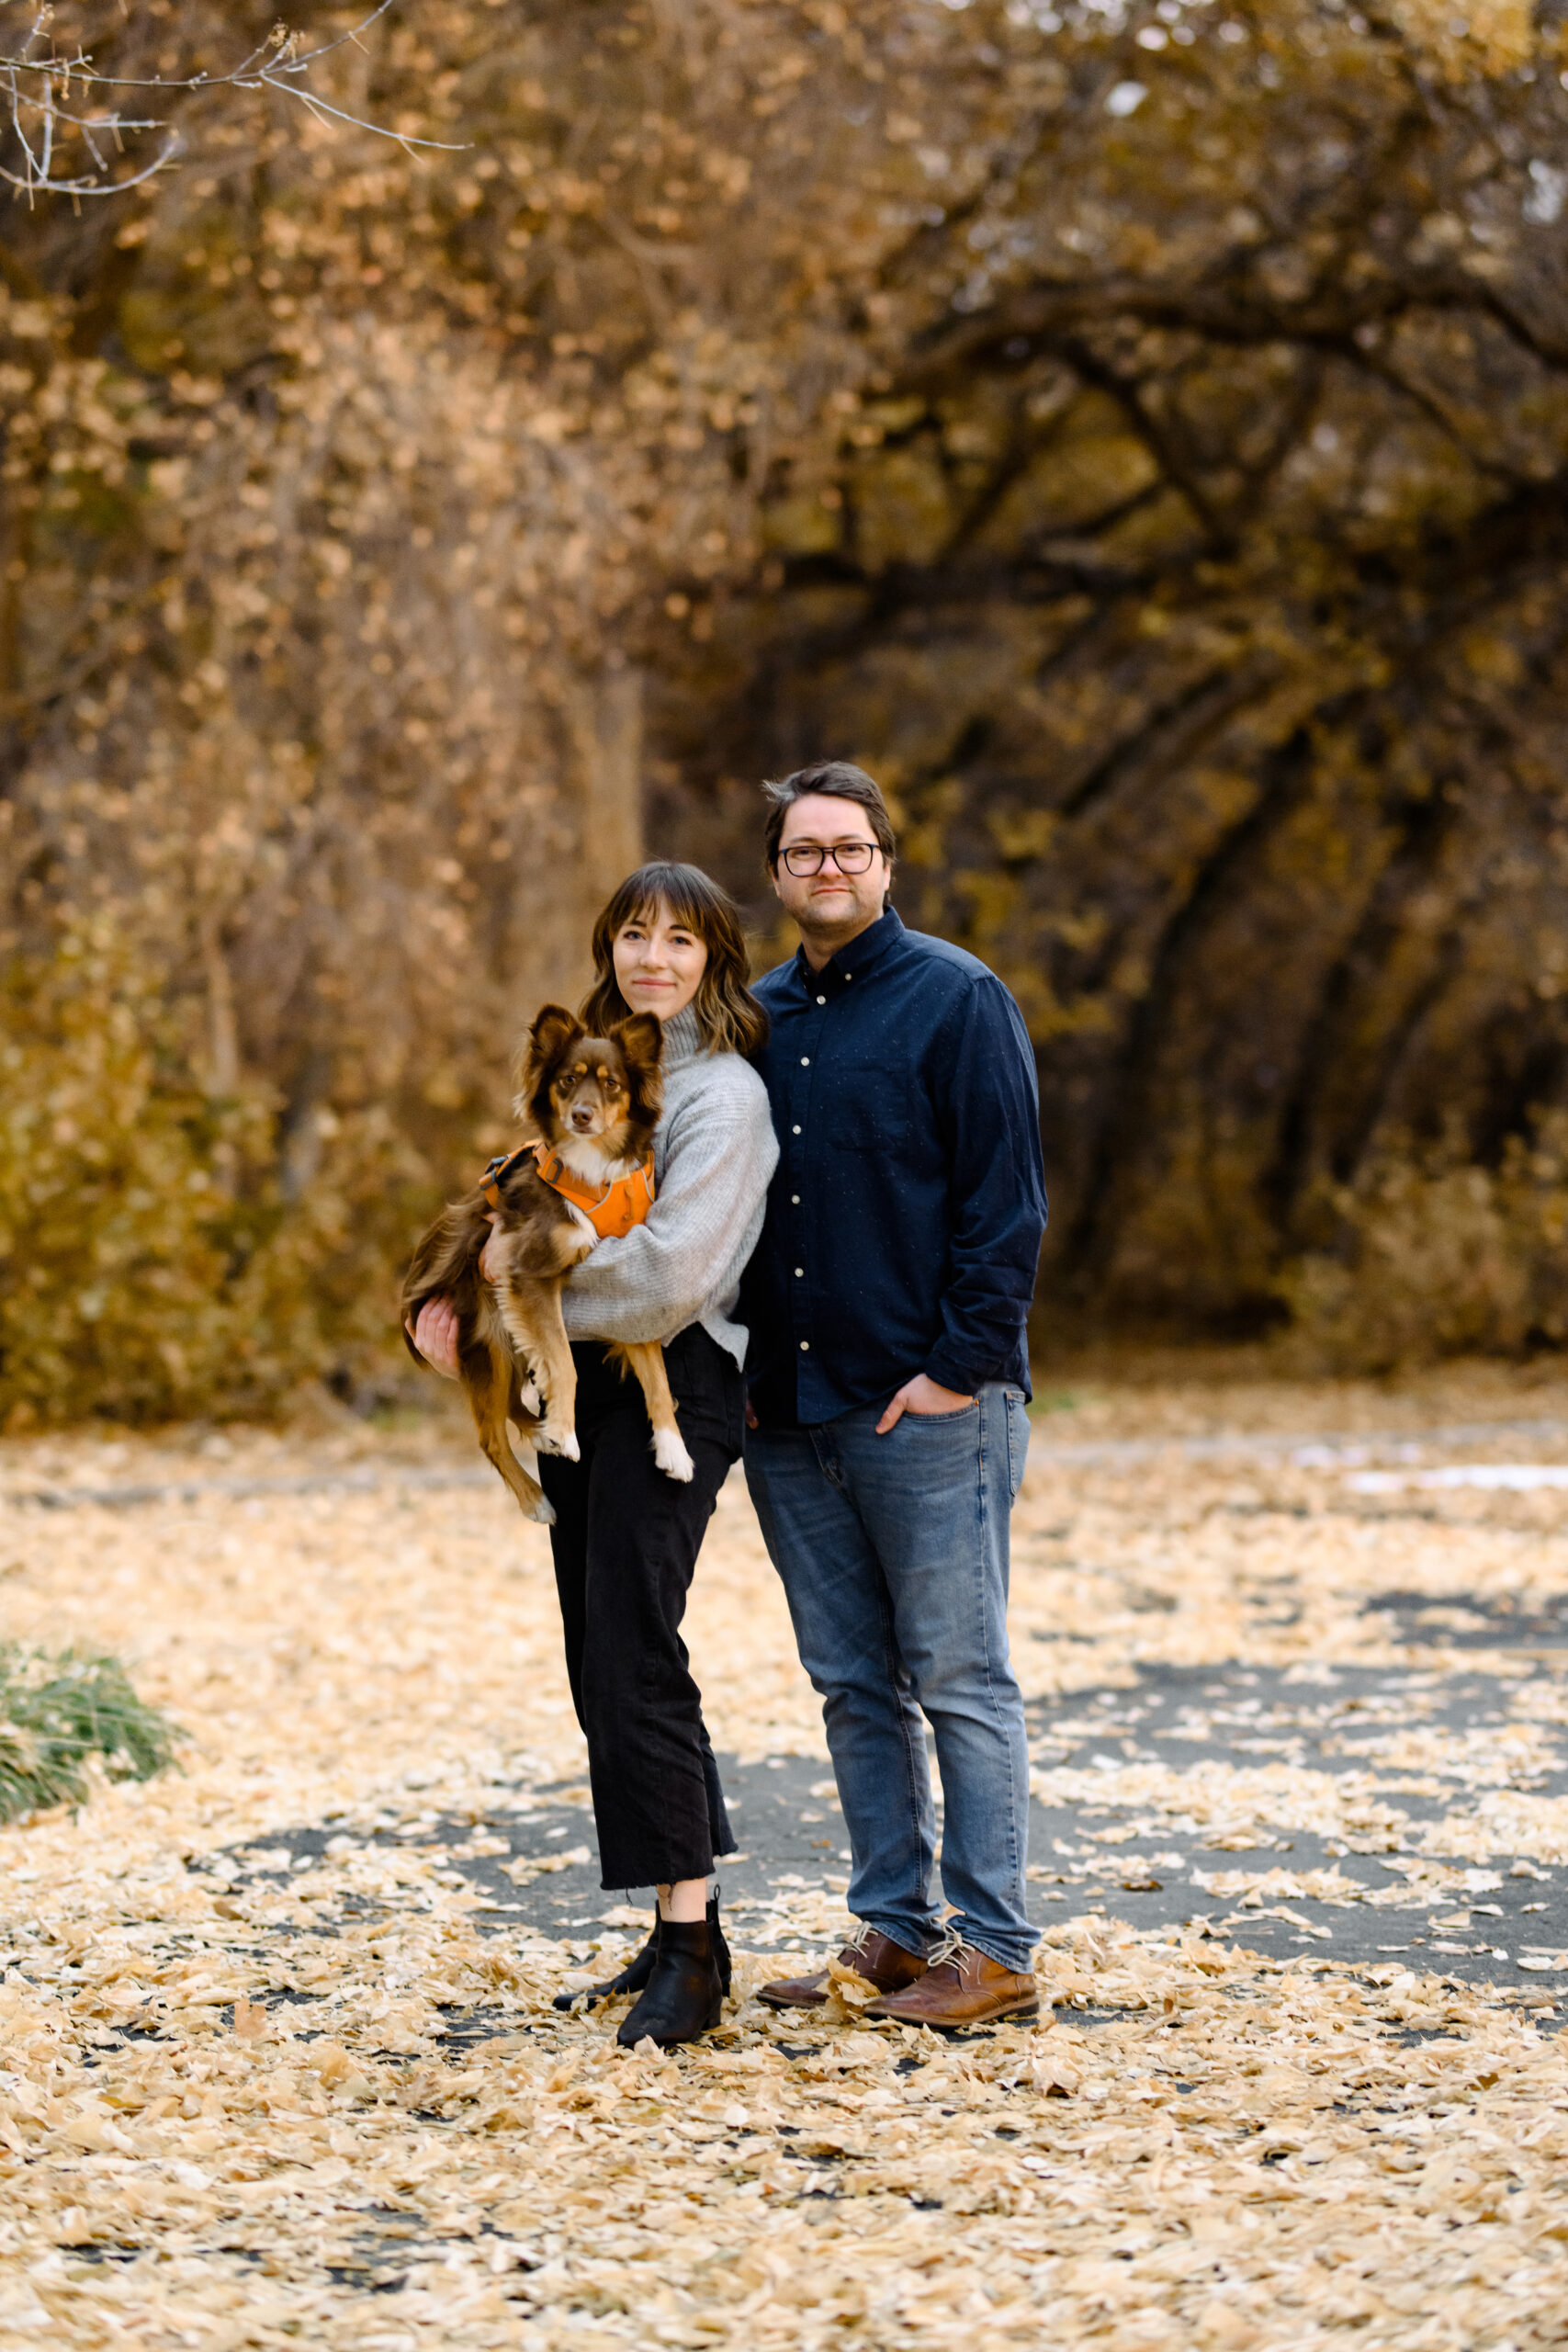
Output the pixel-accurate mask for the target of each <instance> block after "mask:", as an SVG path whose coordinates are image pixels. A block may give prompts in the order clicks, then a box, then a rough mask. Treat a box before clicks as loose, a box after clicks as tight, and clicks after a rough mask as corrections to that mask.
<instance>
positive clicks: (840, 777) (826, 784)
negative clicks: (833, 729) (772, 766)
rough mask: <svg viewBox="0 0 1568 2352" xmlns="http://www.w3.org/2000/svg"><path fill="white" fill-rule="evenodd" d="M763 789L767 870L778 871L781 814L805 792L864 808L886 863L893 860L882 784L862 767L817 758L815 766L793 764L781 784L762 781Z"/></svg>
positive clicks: (845, 762)
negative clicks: (765, 817)
mask: <svg viewBox="0 0 1568 2352" xmlns="http://www.w3.org/2000/svg"><path fill="white" fill-rule="evenodd" d="M762 790H763V791H764V793H765V794H766V795H767V799H768V823H767V830H766V831H764V833H763V835H762V854H763V856H764V857H765V858H766V859H767V861H768V871H769V873H770V874H776V873H777V872H778V865H779V838H780V836H781V834H782V833H783V831H784V818H785V817H786V815H787V814H788V812H789V811H790V809H793V808H794V806H795V802H796V801H797V800H804V799H805V797H806V796H807V793H808V792H820V793H823V794H825V795H826V797H828V798H829V800H852V801H853V802H854V804H855V807H856V808H857V809H864V810H865V813H866V816H867V818H868V819H869V820H870V823H871V830H872V831H873V832H874V834H875V835H876V846H877V848H878V849H879V850H880V851H881V852H882V854H883V856H884V857H885V858H886V860H887V862H888V864H889V865H891V864H892V862H893V854H894V848H895V842H894V838H893V820H892V818H891V817H890V816H889V815H888V813H887V803H886V800H884V798H883V797H882V787H881V786H880V785H879V784H877V783H876V782H875V781H874V778H872V777H871V776H869V775H867V774H866V772H865V770H864V769H863V768H857V767H853V766H852V765H851V763H850V762H849V761H848V760H819V761H818V763H817V765H816V766H815V767H809V768H796V770H795V774H794V775H786V776H785V778H784V782H783V783H782V784H764V785H763V786H762Z"/></svg>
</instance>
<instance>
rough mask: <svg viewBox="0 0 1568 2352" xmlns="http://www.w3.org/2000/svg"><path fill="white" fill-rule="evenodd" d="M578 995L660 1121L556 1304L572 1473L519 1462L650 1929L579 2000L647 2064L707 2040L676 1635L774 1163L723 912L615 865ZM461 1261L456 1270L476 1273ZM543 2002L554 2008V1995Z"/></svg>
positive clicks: (736, 1412)
mask: <svg viewBox="0 0 1568 2352" xmlns="http://www.w3.org/2000/svg"><path fill="white" fill-rule="evenodd" d="M593 962H594V967H595V971H596V973H597V978H596V980H595V984H594V986H593V988H592V990H591V991H590V993H589V996H588V998H587V1001H585V1003H584V1004H583V1006H582V1011H581V1018H582V1020H583V1021H584V1022H585V1023H586V1024H587V1026H588V1027H589V1029H590V1030H592V1031H594V1032H596V1033H598V1034H599V1035H603V1034H604V1031H605V1030H606V1029H607V1028H608V1027H609V1026H610V1025H611V1024H612V1023H615V1022H616V1021H624V1020H625V1019H626V1016H627V1015H628V1013H632V1012H653V1013H657V1014H658V1016H659V1019H660V1022H661V1023H662V1024H663V1045H664V1050H663V1055H662V1059H661V1068H662V1071H663V1079H664V1112H663V1116H662V1117H661V1118H660V1123H659V1126H658V1130H657V1132H656V1134H655V1136H654V1146H653V1148H654V1181H655V1186H656V1192H657V1197H656V1199H655V1201H654V1204H653V1206H652V1208H651V1209H650V1210H649V1216H648V1219H647V1222H646V1223H645V1224H643V1225H640V1226H637V1227H635V1228H634V1229H633V1231H632V1232H630V1233H628V1234H626V1235H625V1236H624V1237H622V1238H610V1239H607V1240H604V1241H600V1242H599V1243H597V1244H596V1245H595V1247H594V1250H593V1251H592V1256H590V1257H589V1258H587V1259H585V1260H584V1261H583V1262H582V1264H581V1266H579V1267H578V1269H577V1271H576V1272H574V1273H573V1275H572V1277H571V1280H570V1282H569V1283H568V1284H567V1286H566V1292H565V1295H564V1298H563V1302H562V1303H563V1306H564V1309H565V1314H566V1325H567V1330H568V1333H569V1334H570V1338H571V1341H572V1355H573V1357H574V1359H575V1361H576V1364H577V1384H578V1385H577V1436H578V1443H579V1445H580V1447H581V1457H582V1458H581V1461H580V1462H567V1461H565V1460H563V1459H561V1458H560V1457H558V1456H556V1455H548V1454H547V1455H543V1456H541V1458H540V1461H539V1479H540V1483H541V1485H542V1486H543V1487H544V1489H545V1492H546V1494H547V1496H548V1498H549V1499H550V1502H551V1503H552V1504H553V1505H554V1507H555V1513H556V1523H555V1525H554V1526H553V1527H552V1529H551V1530H550V1544H551V1546H552V1549H553V1551H554V1554H555V1567H556V1588H557V1590H558V1593H559V1595H560V1606H561V1619H562V1623H563V1624H564V1627H565V1632H566V1659H567V1671H568V1673H569V1675H570V1679H571V1695H572V1701H573V1703H574V1704H575V1706H576V1709H577V1719H578V1722H579V1723H580V1724H581V1726H582V1729H583V1732H584V1734H585V1735H586V1736H587V1740H588V1762H589V1777H590V1781H591V1784H592V1792H593V1814H594V1820H595V1822H596V1824H597V1826H598V1831H599V1857H600V1869H601V1882H602V1883H603V1884H604V1886H605V1887H617V1886H648V1885H654V1886H656V1887H657V1888H658V1891H659V1908H658V1912H657V1915H656V1917H655V1919H654V1927H653V1933H652V1934H651V1935H650V1936H649V1939H648V1942H647V1944H646V1945H645V1946H644V1948H643V1950H642V1951H640V1952H639V1953H638V1954H637V1958H636V1959H635V1960H634V1961H633V1962H632V1963H631V1965H630V1966H629V1967H628V1968H626V1969H625V1970H623V1972H622V1973H621V1974H620V1975H619V1976H617V1977H615V1978H614V1979H612V1980H611V1982H610V1983H609V1984H607V1985H596V1986H595V1987H594V1988H593V1991H592V1995H591V1996H590V1997H591V1998H593V1999H599V1998H603V1997H604V1996H609V1995H613V1994H618V1993H633V1992H635V1993H637V1994H639V1995H640V1996H641V1997H640V1998H639V1999H638V2001H637V2004H636V2006H635V2007H634V2008H633V2009H632V2010H631V2012H630V2014H629V2015H628V2016H627V2017H626V2019H625V2020H624V2021H623V2023H622V2025H621V2028H620V2031H619V2034H618V2036H617V2039H618V2040H619V2041H623V2042H625V2043H626V2045H627V2046H628V2048H629V2047H630V2046H631V2045H632V2044H634V2043H635V2042H637V2041H640V2040H641V2039H642V2038H643V2036H644V2035H645V2034H650V2035H651V2036H652V2038H653V2039H654V2041H657V2042H660V2044H664V2045H668V2044H670V2043H671V2042H677V2041H693V2040H694V2039H695V2038H696V2036H697V2035H699V2034H701V2033H703V2032H705V2030H707V2028H708V2027H709V2026H711V2025H714V2024H716V2022H717V2019H718V2015H719V2004H720V2001H721V1999H722V1996H723V1993H724V1992H726V1991H728V1976H729V1956H728V1949H727V1947H726V1945H725V1941H724V1935H723V1930H722V1928H720V1926H719V1918H718V1898H717V1895H716V1894H710V1893H709V1880H710V1877H711V1875H712V1871H713V1865H714V1860H715V1858H716V1856H717V1855H719V1854H724V1853H728V1852H731V1851H732V1850H733V1848H734V1839H733V1838H732V1837H731V1835H730V1829H729V1822H728V1817H727V1815H726V1813H725V1808H724V1793H723V1791H722V1789H721V1788H720V1786H719V1779H718V1768H717V1766H716V1763H715V1761H714V1755H713V1749H712V1747H711V1746H710V1745H709V1742H708V1736H707V1732H706V1730H705V1726H704V1724H703V1716H702V1700H701V1694H700V1693H699V1691H698V1690H697V1686H696V1684H695V1683H694V1681H693V1679H692V1677H691V1673H690V1670H689V1668H688V1665H687V1657H686V1647H685V1644H684V1643H683V1642H682V1639H681V1633H680V1627H681V1620H682V1615H683V1614H684V1612H685V1606H686V1595H687V1592H688V1590H689V1589H690V1587H691V1582H692V1575H693V1571H694V1568H695V1566H696V1559H697V1552H698V1548H699V1546H700V1545H701V1543H702V1539H703V1532H704V1530H705V1528H706V1526H707V1523H708V1520H709V1518H710V1517H711V1516H712V1512H713V1507H714V1503H715V1500H716V1497H717V1494H718V1490H719V1488H720V1487H721V1486H722V1485H723V1484H724V1481H725V1478H726V1477H727V1476H728V1472H729V1469H730V1466H731V1464H733V1463H734V1462H735V1461H736V1460H737V1458H738V1456H739V1453H740V1440H741V1426H742V1418H743V1413H744V1396H745V1392H744V1388H743V1386H742V1383H741V1376H740V1369H741V1365H742V1363H743V1362H744V1360H745V1354H746V1333H745V1330H744V1329H743V1328H742V1327H741V1326H740V1325H739V1324H737V1323H736V1322H735V1321H733V1319H732V1317H733V1315H734V1310H735V1304H736V1297H737V1294H738V1291H739V1283H740V1276H741V1273H742V1272H743V1271H744V1269H745V1266H746V1261H747V1260H748V1259H749V1258H750V1255H751V1252H752V1250H753V1249H754V1248H755V1247H756V1242H757V1236H758V1234H759V1233H760V1232H761V1226H762V1205H763V1202H764V1200H765V1198H766V1195H767V1190H768V1181H769V1179H770V1177H771V1176H772V1175H773V1166H774V1163H775V1161H776V1160H777V1159H778V1145H777V1143H776V1141H775V1140H774V1136H773V1124H772V1121H771V1119H770V1117H769V1114H768V1097H767V1091H766V1089H765V1088H764V1087H763V1085H762V1081H761V1079H760V1078H759V1077H758V1076H757V1074H756V1072H755V1071H754V1070H753V1069H750V1067H749V1066H748V1063H747V1061H746V1059H745V1058H744V1057H746V1056H747V1055H749V1054H750V1053H752V1052H753V1051H754V1050H755V1049H756V1047H757V1046H760V1045H761V1042H762V1040H763V1038H764V1036H765V1035H766V1034H767V1017H766V1015H765V1014H764V1013H763V1012H762V1010H761V1006H760V1005H759V1004H758V1003H757V1002H756V1001H755V999H754V998H753V997H752V995H751V992H750V988H749V987H748V985H747V983H748V980H749V978H750V965H749V962H748V958H747V954H746V944H745V941H744V939H743V937H742V935H741V931H740V924H739V919H738V917H737V914H736V910H735V907H734V905H733V903H732V902H731V900H730V899H728V897H727V896H726V894H725V893H724V891H722V890H721V889H719V888H718V887H717V885H716V884H715V883H713V882H710V881H709V879H708V877H707V876H706V875H705V874H704V873H703V872H702V871H701V870H700V868H699V867H697V866H694V865H664V864H655V865H644V866H641V867H639V869H638V870H637V873H636V874H634V875H632V876H630V877H629V879H628V880H626V881H625V882H623V883H622V885H621V887H620V888H619V889H618V890H617V891H616V892H615V897H614V898H613V899H611V900H610V903H609V905H608V906H607V907H606V908H605V909H604V913H603V914H602V915H601V916H600V918H599V920H598V922H596V923H595V925H594V927H593ZM483 1262H484V1261H482V1260H481V1261H480V1265H481V1268H482V1267H483ZM414 1340H415V1344H416V1345H417V1347H418V1348H419V1350H420V1351H421V1353H422V1354H423V1355H424V1356H425V1357H427V1358H428V1359H429V1361H430V1362H431V1363H433V1364H434V1366H435V1368H436V1370H437V1371H439V1372H447V1373H454V1374H455V1372H456V1370H457V1327H456V1317H455V1316H454V1314H453V1312H452V1309H451V1306H449V1304H448V1303H447V1302H446V1300H444V1299H442V1300H431V1301H430V1302H429V1303H428V1304H427V1305H426V1306H425V1307H424V1308H423V1311H422V1313H421V1315H420V1318H419V1321H418V1323H417V1324H416V1326H415V1328H414ZM605 1340H661V1341H662V1342H663V1345H664V1360H665V1363H666V1364H667V1366H668V1367H669V1373H670V1385H671V1389H672V1391H673V1393H674V1397H675V1402H676V1405H677V1408H678V1409H679V1413H680V1423H681V1435H682V1438H683V1439H684V1441H685V1442H686V1445H687V1448H688V1450H689V1451H690V1453H691V1454H692V1456H693V1458H694V1462H695V1464H696V1475H695V1476H694V1478H693V1480H692V1482H691V1484H690V1485H689V1486H685V1485H681V1484H678V1483H677V1482H676V1481H675V1480H674V1479H672V1478H669V1477H666V1476H665V1475H664V1473H663V1472H662V1471H660V1470H659V1469H658V1468H657V1467H656V1466H655V1464H654V1460H653V1455H652V1453H651V1451H650V1435H651V1432H650V1430H649V1420H648V1415H647V1412H646V1410H645V1408H644V1406H643V1401H642V1395H641V1392H640V1390H639V1389H638V1387H637V1383H636V1382H635V1381H630V1380H626V1379H624V1378H623V1377H622V1376H621V1374H620V1373H619V1372H618V1371H617V1370H616V1368H615V1366H614V1365H613V1364H611V1363H608V1362H607V1360H606V1357H605V1352H604V1346H603V1344H602V1342H604V1341H605ZM562 2005H563V2006H567V2005H568V2003H567V2001H566V1998H565V1996H563V2004H562Z"/></svg>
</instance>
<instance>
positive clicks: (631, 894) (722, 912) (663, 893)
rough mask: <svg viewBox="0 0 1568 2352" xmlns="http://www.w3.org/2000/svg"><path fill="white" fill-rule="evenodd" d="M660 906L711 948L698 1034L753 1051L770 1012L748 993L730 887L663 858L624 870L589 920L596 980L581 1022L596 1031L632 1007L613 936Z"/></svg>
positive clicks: (712, 1048)
mask: <svg viewBox="0 0 1568 2352" xmlns="http://www.w3.org/2000/svg"><path fill="white" fill-rule="evenodd" d="M660 908H662V909H663V910H664V912H665V913H666V914H667V915H668V916H669V918H670V920H671V922H678V923H681V924H683V925H684V927H685V929H686V930H688V931H692V932H694V933H696V935H697V937H698V938H699V939H700V940H701V941H702V943H703V944H704V945H705V947H706V949H707V951H708V960H707V962H706V964H705V966H704V967H703V976H702V978H701V979H700V980H699V981H698V982H697V993H696V996H695V997H694V1000H693V1003H692V1010H693V1012H694V1013H695V1014H696V1016H697V1034H698V1035H699V1036H700V1037H701V1039H702V1041H703V1044H704V1045H705V1046H706V1048H707V1050H708V1052H709V1053H710V1054H754V1053H755V1052H756V1050H757V1048H758V1046H760V1045H761V1044H762V1042H763V1040H764V1039H765V1037H766V1036H767V1034H768V1016H767V1014H766V1013H765V1012H763V1010H762V1008H761V1005H760V1004H759V1003H758V1001H757V1000H756V998H755V997H754V996H753V995H752V993H751V990H750V986H749V982H750V978H751V959H750V956H748V955H747V953H746V937H745V933H743V932H742V930H741V928H740V917H739V911H738V910H737V908H736V905H735V901H734V899H732V898H731V897H730V895H729V893H728V890H721V889H720V888H719V887H718V884H717V883H716V882H713V881H710V880H709V878H708V876H706V875H705V873H704V872H703V869H702V867H701V866H700V865H674V864H672V863H671V862H670V861H668V860H666V859H664V858H655V859H654V860H653V861H652V863H651V864H650V865H639V866H638V867H637V872H636V873H635V874H628V875H627V876H626V880H625V881H624V882H623V883H622V885H621V887H620V888H619V889H618V890H617V891H616V892H615V897H614V898H613V899H611V900H610V903H609V905H608V906H607V907H606V908H605V909H604V912H603V914H602V915H601V916H600V918H599V920H598V922H596V923H595V924H594V926H593V968H594V972H595V974H596V976H597V977H596V978H595V979H594V982H593V986H592V988H591V989H589V991H588V994H587V995H586V996H585V997H584V999H583V1001H582V1006H581V1012H580V1013H579V1016H578V1017H579V1018H580V1020H581V1021H583V1022H584V1023H586V1024H587V1026H588V1027H589V1028H590V1029H591V1030H592V1031H593V1032H594V1033H595V1034H596V1035H599V1036H603V1035H604V1033H605V1031H606V1030H607V1029H609V1028H610V1027H612V1025H613V1024H614V1023H615V1022H617V1021H626V1020H628V1019H629V1018H630V1016H631V1007H630V1005H629V1004H628V1003H627V1002H626V999H625V997H624V996H623V995H622V994H621V991H620V989H619V988H618V987H617V986H616V982H615V940H616V937H617V935H618V934H619V933H620V932H621V931H622V930H624V928H625V927H626V924H627V923H628V922H637V920H638V919H639V918H641V919H643V920H646V919H647V918H648V917H649V915H651V914H653V913H654V912H655V910H658V909H660Z"/></svg>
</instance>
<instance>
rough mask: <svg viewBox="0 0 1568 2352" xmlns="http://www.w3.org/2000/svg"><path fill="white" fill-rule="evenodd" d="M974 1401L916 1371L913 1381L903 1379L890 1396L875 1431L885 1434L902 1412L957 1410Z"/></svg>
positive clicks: (878, 1433) (901, 1417)
mask: <svg viewBox="0 0 1568 2352" xmlns="http://www.w3.org/2000/svg"><path fill="white" fill-rule="evenodd" d="M974 1402H975V1399H974V1398H973V1397H960V1396H959V1395H958V1394H957V1393H956V1392H955V1391H954V1390H953V1389H951V1388H940V1387H939V1386H938V1385H937V1384H936V1382H935V1381H934V1380H932V1379H931V1378H930V1376H929V1375H928V1374H925V1373H923V1372H917V1373H916V1374H915V1376H914V1378H913V1380H907V1381H906V1382H905V1383H904V1385H903V1387H902V1388H900V1390H899V1391H898V1394H897V1397H892V1398H890V1400H889V1402H888V1407H887V1410H886V1412H885V1413H884V1414H883V1416H882V1419H880V1420H879V1421H878V1422H877V1424H876V1434H877V1436H878V1437H886V1435H887V1432H888V1430H890V1429H893V1428H895V1427H896V1426H897V1423H898V1422H899V1421H901V1420H902V1419H903V1418H904V1416H905V1414H906V1413H914V1414H916V1415H919V1414H921V1413H961V1412H963V1410H964V1407H965V1406H966V1405H972V1404H973V1403H974Z"/></svg>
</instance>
